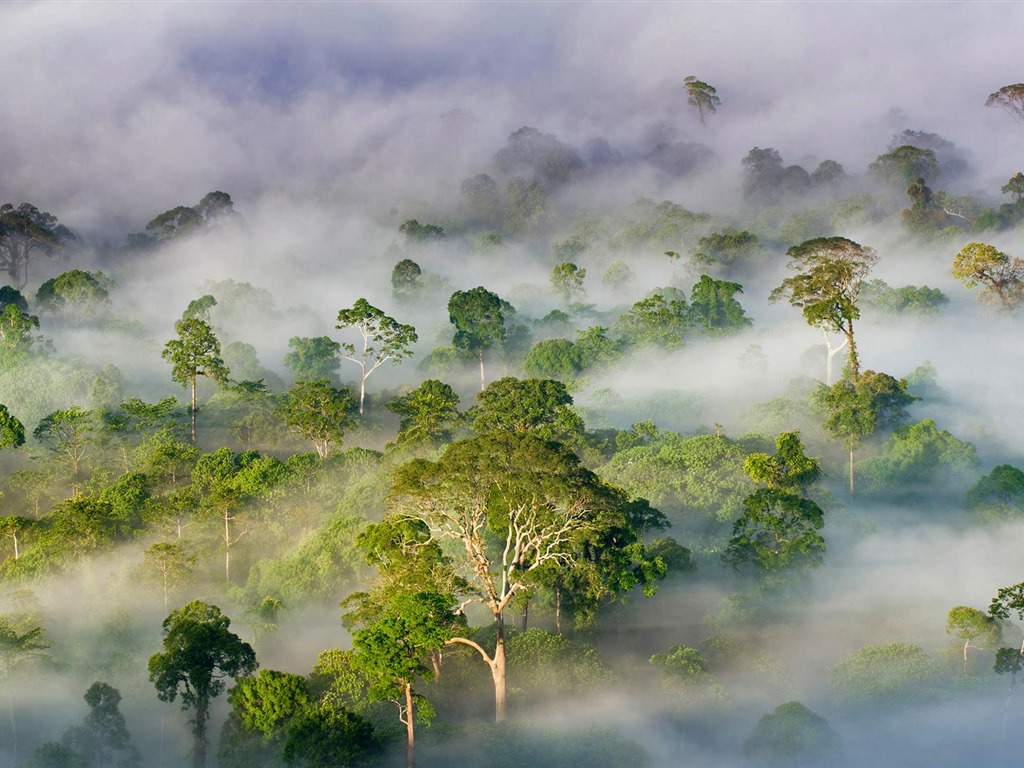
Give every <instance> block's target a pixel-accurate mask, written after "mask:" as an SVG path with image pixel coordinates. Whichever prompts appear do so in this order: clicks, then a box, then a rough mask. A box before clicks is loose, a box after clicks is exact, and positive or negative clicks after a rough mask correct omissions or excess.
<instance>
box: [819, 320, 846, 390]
mask: <svg viewBox="0 0 1024 768" xmlns="http://www.w3.org/2000/svg"><path fill="white" fill-rule="evenodd" d="M821 335H822V338H824V339H825V348H826V349H827V350H828V357H827V358H826V361H825V385H826V386H830V385H831V384H832V358H833V357H835V356H836V355H838V354H839V353H840V352H842V351H843V350H844V349H846V343H847V341H846V339H843V343H842V344H840V345H839V346H838V347H833V346H832V342H831V341H830V340H829V338H828V331H826V330H825V329H824V328H822V329H821Z"/></svg>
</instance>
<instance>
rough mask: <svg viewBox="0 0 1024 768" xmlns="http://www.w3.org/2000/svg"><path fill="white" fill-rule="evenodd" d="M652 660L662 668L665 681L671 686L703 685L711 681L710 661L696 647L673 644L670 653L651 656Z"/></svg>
mask: <svg viewBox="0 0 1024 768" xmlns="http://www.w3.org/2000/svg"><path fill="white" fill-rule="evenodd" d="M650 662H651V664H653V665H655V666H656V667H661V668H662V670H663V674H664V679H665V682H666V683H667V684H668V685H670V686H675V685H684V686H701V685H707V684H708V683H710V682H711V675H710V674H709V667H708V663H707V661H705V660H704V657H703V656H702V655H701V652H700V651H698V650H697V649H696V648H688V647H687V646H685V645H673V646H672V647H671V648H669V649H668V653H656V654H654V655H653V656H651V659H650Z"/></svg>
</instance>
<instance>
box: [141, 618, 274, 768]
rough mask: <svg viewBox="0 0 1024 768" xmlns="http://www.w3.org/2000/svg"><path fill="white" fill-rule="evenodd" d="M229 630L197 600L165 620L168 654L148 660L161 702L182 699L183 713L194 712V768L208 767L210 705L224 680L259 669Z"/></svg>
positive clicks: (249, 649)
mask: <svg viewBox="0 0 1024 768" xmlns="http://www.w3.org/2000/svg"><path fill="white" fill-rule="evenodd" d="M230 626H231V620H230V619H229V618H228V617H227V616H225V615H223V614H222V613H221V611H220V608H218V607H217V606H215V605H208V604H206V603H204V602H202V601H200V600H193V601H192V602H190V603H188V604H187V605H185V606H184V607H182V608H179V609H178V610H176V611H172V612H171V614H170V615H169V616H168V617H167V618H166V619H164V622H163V629H164V639H163V648H164V650H163V651H162V652H160V653H156V654H154V655H152V656H150V658H149V680H150V682H152V683H153V684H154V685H155V686H156V690H157V697H158V698H159V699H160V700H161V701H169V702H173V701H174V700H175V699H177V698H178V697H179V696H180V697H181V708H182V710H183V711H187V710H192V711H193V717H192V736H193V737H194V739H195V744H194V746H193V751H192V765H193V766H194V767H195V768H204V767H205V765H206V751H207V746H208V738H207V734H206V726H207V723H208V721H209V719H210V703H211V702H212V701H213V699H215V698H216V697H217V696H219V695H220V694H221V693H223V691H224V688H225V687H226V684H225V682H224V681H225V679H226V678H229V677H232V678H239V677H248V676H249V675H252V674H253V673H254V672H255V671H256V668H257V667H258V664H257V663H256V654H255V653H254V652H253V649H252V647H251V646H250V645H249V644H248V643H246V642H244V641H243V640H242V639H241V638H239V637H238V635H236V634H235V633H234V632H231V631H230V629H229V627H230Z"/></svg>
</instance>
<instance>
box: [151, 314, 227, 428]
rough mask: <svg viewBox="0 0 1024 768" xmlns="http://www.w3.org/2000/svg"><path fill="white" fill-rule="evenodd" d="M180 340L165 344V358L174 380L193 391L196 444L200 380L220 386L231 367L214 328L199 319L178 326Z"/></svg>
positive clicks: (225, 381) (191, 319) (183, 321)
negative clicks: (228, 366) (222, 357)
mask: <svg viewBox="0 0 1024 768" xmlns="http://www.w3.org/2000/svg"><path fill="white" fill-rule="evenodd" d="M175 330H176V331H177V332H178V338H176V339H171V340H170V341H168V342H167V343H166V344H164V350H163V353H162V355H161V356H162V357H163V359H164V360H166V361H167V362H168V363H170V365H171V381H174V382H177V383H178V384H181V386H183V387H185V388H187V389H191V394H192V442H193V443H194V442H195V439H196V434H195V433H196V411H197V404H196V379H197V378H198V377H199V376H205V377H207V378H210V379H213V380H214V381H216V382H217V383H219V384H225V383H227V380H228V374H229V371H228V368H227V366H226V365H225V364H224V361H223V360H222V359H221V356H220V354H221V351H220V341H219V340H218V339H217V337H216V336H215V335H214V333H213V329H212V328H210V325H209V324H208V323H206V322H205V321H203V320H200V319H198V318H195V317H190V318H186V319H185V320H180V321H178V322H177V323H176V324H175Z"/></svg>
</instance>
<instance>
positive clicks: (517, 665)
mask: <svg viewBox="0 0 1024 768" xmlns="http://www.w3.org/2000/svg"><path fill="white" fill-rule="evenodd" d="M506 653H507V656H508V663H509V665H510V667H511V669H512V684H513V685H514V686H515V688H516V689H517V691H518V693H519V695H520V696H523V697H524V698H526V699H530V700H541V701H545V702H550V701H551V700H552V699H554V698H558V697H563V696H564V697H576V696H581V695H587V694H588V693H592V692H597V691H598V690H600V688H601V687H602V686H604V685H607V684H608V683H610V682H611V679H612V671H611V669H610V668H609V667H608V665H607V664H606V663H605V662H604V660H603V659H602V658H601V655H600V653H599V652H598V650H597V648H595V647H594V646H592V645H590V644H588V643H585V642H582V641H580V640H573V639H570V638H569V637H567V636H565V635H557V634H554V633H551V632H546V631H544V630H542V629H537V628H536V627H531V628H529V629H527V630H525V631H522V632H515V633H513V634H511V635H510V636H509V639H508V644H507V646H506Z"/></svg>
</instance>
